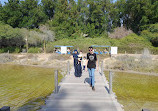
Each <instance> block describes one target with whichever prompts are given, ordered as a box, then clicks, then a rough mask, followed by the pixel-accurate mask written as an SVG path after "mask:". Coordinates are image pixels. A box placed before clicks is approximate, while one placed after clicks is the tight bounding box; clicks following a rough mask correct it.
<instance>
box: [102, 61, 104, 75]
mask: <svg viewBox="0 0 158 111" xmlns="http://www.w3.org/2000/svg"><path fill="white" fill-rule="evenodd" d="M103 64H104V62H103V61H102V63H101V75H103V71H104V66H103Z"/></svg>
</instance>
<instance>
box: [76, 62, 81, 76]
mask: <svg viewBox="0 0 158 111" xmlns="http://www.w3.org/2000/svg"><path fill="white" fill-rule="evenodd" d="M81 75H82V67H81V63H79V64H76V65H75V76H76V77H81Z"/></svg>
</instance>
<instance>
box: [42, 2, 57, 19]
mask: <svg viewBox="0 0 158 111" xmlns="http://www.w3.org/2000/svg"><path fill="white" fill-rule="evenodd" d="M41 2H42V6H43V10H44V12H45V14H46V15H47V16H48V18H49V20H51V19H52V17H53V16H54V14H55V7H56V5H57V3H56V2H57V0H42V1H41Z"/></svg>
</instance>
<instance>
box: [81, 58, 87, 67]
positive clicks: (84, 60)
mask: <svg viewBox="0 0 158 111" xmlns="http://www.w3.org/2000/svg"><path fill="white" fill-rule="evenodd" d="M86 60H87V59H86V57H85V56H84V57H83V60H82V65H83V70H85V68H86V62H87V61H86Z"/></svg>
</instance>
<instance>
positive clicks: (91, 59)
mask: <svg viewBox="0 0 158 111" xmlns="http://www.w3.org/2000/svg"><path fill="white" fill-rule="evenodd" d="M87 68H88V72H89V77H90V86H91V87H92V90H93V91H94V90H95V88H94V83H95V75H94V72H95V69H97V71H98V62H97V55H96V54H95V53H94V52H93V47H89V53H87V65H86V71H87Z"/></svg>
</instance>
